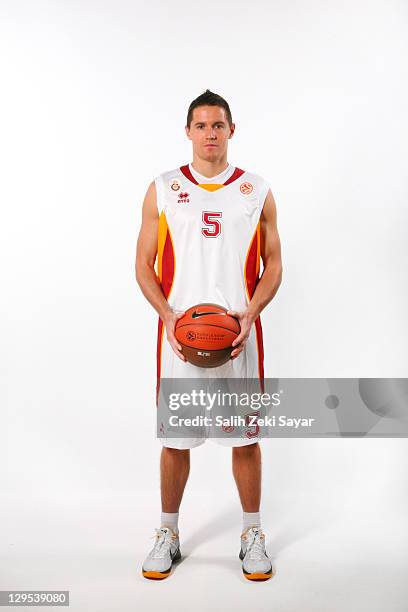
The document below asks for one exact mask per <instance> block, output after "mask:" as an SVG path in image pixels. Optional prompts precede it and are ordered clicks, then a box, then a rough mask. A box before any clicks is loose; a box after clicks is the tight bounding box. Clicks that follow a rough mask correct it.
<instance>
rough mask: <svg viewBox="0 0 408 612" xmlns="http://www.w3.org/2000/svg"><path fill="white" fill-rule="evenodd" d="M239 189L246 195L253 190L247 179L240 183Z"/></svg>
mask: <svg viewBox="0 0 408 612" xmlns="http://www.w3.org/2000/svg"><path fill="white" fill-rule="evenodd" d="M239 190H240V192H241V193H243V194H244V195H248V194H250V193H251V192H252V191H253V186H252V184H251V183H249V182H248V181H245V182H244V183H241V185H240V186H239Z"/></svg>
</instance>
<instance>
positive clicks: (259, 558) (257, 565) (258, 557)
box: [239, 526, 273, 581]
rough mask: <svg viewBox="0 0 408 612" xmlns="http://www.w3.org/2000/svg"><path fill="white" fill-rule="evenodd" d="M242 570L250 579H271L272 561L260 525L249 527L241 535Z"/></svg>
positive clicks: (240, 555) (240, 556)
mask: <svg viewBox="0 0 408 612" xmlns="http://www.w3.org/2000/svg"><path fill="white" fill-rule="evenodd" d="M239 558H240V559H241V561H242V572H243V574H244V576H245V578H247V579H248V580H259V581H262V580H269V578H271V576H272V575H273V571H272V563H271V560H270V559H269V557H268V555H267V554H266V550H265V534H264V533H263V532H262V529H261V528H260V527H255V526H254V527H248V528H247V529H245V531H244V532H243V534H242V535H241V551H240V553H239Z"/></svg>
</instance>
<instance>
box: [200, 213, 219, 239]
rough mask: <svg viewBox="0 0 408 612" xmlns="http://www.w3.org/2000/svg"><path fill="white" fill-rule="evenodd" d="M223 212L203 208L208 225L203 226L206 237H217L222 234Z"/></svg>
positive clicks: (202, 229) (205, 221)
mask: <svg viewBox="0 0 408 612" xmlns="http://www.w3.org/2000/svg"><path fill="white" fill-rule="evenodd" d="M221 217H222V212H212V211H209V210H203V216H202V219H203V223H204V224H205V225H206V227H202V228H201V232H202V234H203V236H205V237H206V238H216V237H217V236H219V235H220V234H221V221H220V219H221Z"/></svg>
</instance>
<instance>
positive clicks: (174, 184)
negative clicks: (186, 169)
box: [169, 179, 181, 191]
mask: <svg viewBox="0 0 408 612" xmlns="http://www.w3.org/2000/svg"><path fill="white" fill-rule="evenodd" d="M169 188H170V189H171V190H172V191H179V190H180V189H181V183H180V181H179V180H178V179H171V181H170V182H169Z"/></svg>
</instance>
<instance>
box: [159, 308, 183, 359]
mask: <svg viewBox="0 0 408 612" xmlns="http://www.w3.org/2000/svg"><path fill="white" fill-rule="evenodd" d="M184 315H185V313H184V312H174V311H173V310H171V311H169V313H168V314H166V316H165V317H164V319H163V323H164V325H165V327H166V334H167V340H168V341H169V344H170V346H171V348H172V349H173V351H174V352H175V353H176V355H177V357H179V358H180V359H181V361H187V359H186V358H185V356H184V355H183V353H182V352H181V348H182V347H181V344H180V343H179V341H178V340H177V338H176V336H175V334H174V329H175V327H176V322H177V321H178V319H181V317H183V316H184Z"/></svg>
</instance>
